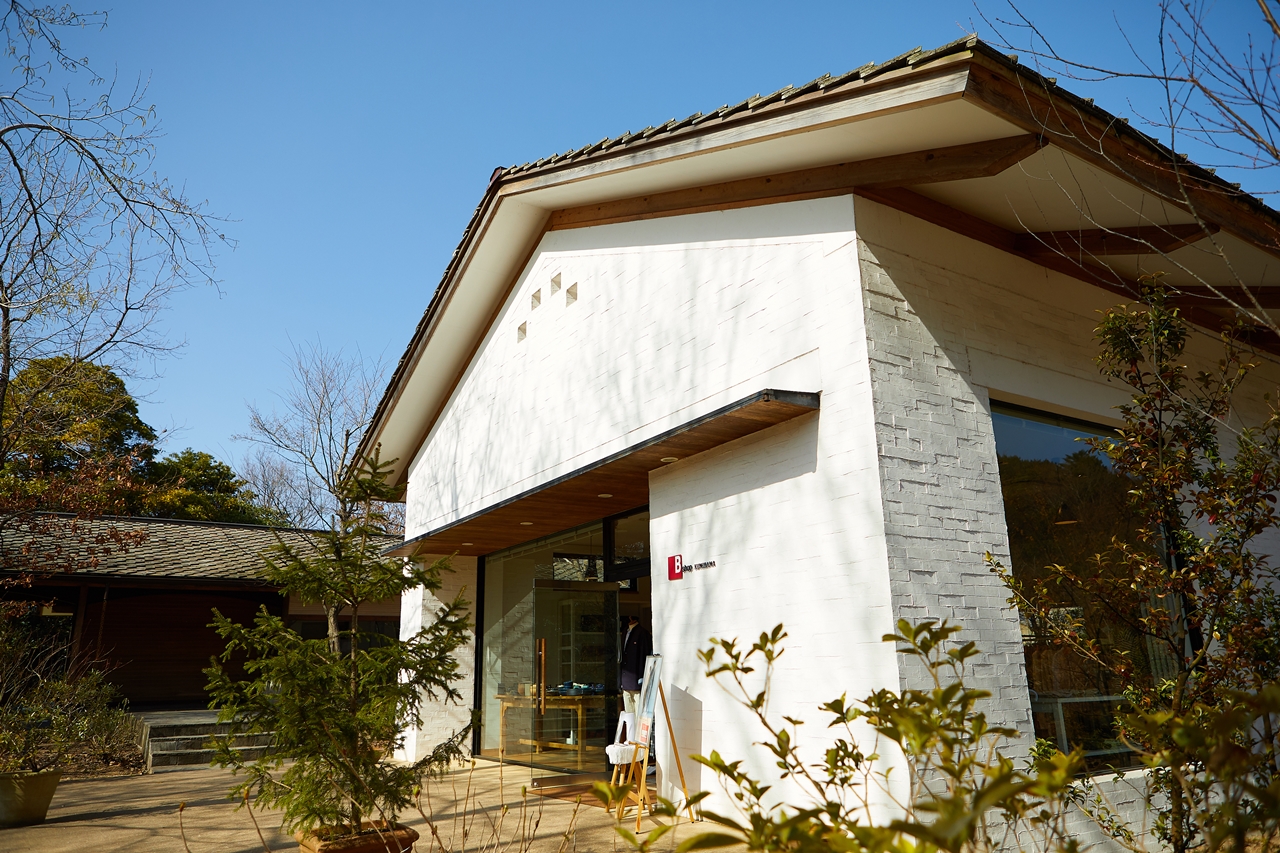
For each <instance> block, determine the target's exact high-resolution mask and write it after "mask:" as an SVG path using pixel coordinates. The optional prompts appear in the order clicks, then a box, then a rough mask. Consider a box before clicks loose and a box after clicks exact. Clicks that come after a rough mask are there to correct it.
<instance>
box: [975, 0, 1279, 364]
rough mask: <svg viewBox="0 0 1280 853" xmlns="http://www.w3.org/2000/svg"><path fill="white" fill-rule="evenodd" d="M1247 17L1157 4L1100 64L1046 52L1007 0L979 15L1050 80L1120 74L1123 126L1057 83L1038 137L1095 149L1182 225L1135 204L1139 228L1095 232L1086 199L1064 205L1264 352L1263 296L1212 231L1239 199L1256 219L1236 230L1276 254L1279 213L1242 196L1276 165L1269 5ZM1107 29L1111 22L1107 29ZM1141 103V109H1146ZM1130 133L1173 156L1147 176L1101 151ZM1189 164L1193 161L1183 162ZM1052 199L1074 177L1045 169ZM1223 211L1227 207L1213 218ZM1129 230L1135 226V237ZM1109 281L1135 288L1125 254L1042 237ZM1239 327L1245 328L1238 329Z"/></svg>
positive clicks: (1270, 303)
mask: <svg viewBox="0 0 1280 853" xmlns="http://www.w3.org/2000/svg"><path fill="white" fill-rule="evenodd" d="M1255 3H1256V9H1257V15H1256V17H1255V18H1254V19H1253V20H1254V26H1253V27H1251V28H1250V29H1249V30H1247V31H1243V32H1242V31H1239V30H1237V29H1235V28H1230V25H1229V24H1228V25H1224V24H1223V21H1222V15H1224V14H1226V11H1225V10H1223V9H1219V8H1216V7H1215V4H1212V3H1206V2H1201V0H1160V2H1159V3H1158V5H1157V7H1156V11H1157V13H1158V25H1157V27H1156V29H1155V31H1154V33H1153V36H1154V37H1153V38H1152V39H1151V40H1150V41H1149V42H1147V43H1144V41H1143V38H1142V37H1140V36H1138V35H1136V34H1134V33H1130V32H1124V31H1123V30H1122V31H1121V34H1122V35H1123V37H1124V39H1125V41H1126V43H1127V44H1128V45H1129V48H1130V50H1129V55H1128V59H1125V58H1124V57H1117V58H1116V60H1115V62H1114V63H1105V64H1104V63H1098V62H1089V61H1083V60H1081V59H1079V58H1074V57H1071V56H1068V55H1066V54H1065V53H1063V52H1062V51H1060V50H1059V49H1058V48H1057V47H1056V46H1055V43H1054V41H1053V40H1052V39H1051V38H1050V37H1049V36H1048V35H1047V34H1046V33H1045V32H1044V31H1043V30H1042V29H1040V28H1039V27H1038V26H1037V25H1036V23H1035V22H1034V21H1033V20H1032V18H1031V17H1030V16H1029V15H1027V14H1026V13H1024V12H1023V11H1022V10H1021V9H1020V8H1019V7H1018V6H1017V5H1016V4H1015V3H1013V2H1009V3H1008V5H1007V8H1008V9H1009V10H1010V11H1011V14H1009V15H1008V16H1006V17H1001V16H998V15H989V14H986V13H982V17H983V20H984V21H985V22H986V24H987V25H988V26H989V27H990V28H991V30H993V31H994V33H995V34H996V37H997V44H999V45H1000V46H1001V47H1003V48H1006V49H1009V50H1013V51H1016V52H1017V53H1018V55H1019V56H1021V57H1022V58H1023V60H1024V61H1027V62H1030V63H1031V64H1032V65H1033V66H1034V67H1035V68H1036V69H1037V70H1038V71H1040V72H1041V73H1042V74H1044V75H1045V76H1046V78H1047V79H1048V81H1049V82H1050V83H1051V84H1052V83H1053V81H1055V80H1056V79H1057V77H1058V76H1062V77H1065V78H1068V79H1071V80H1074V81H1078V82H1081V83H1101V82H1108V81H1110V82H1116V81H1120V82H1127V83H1130V84H1133V85H1134V86H1135V87H1136V91H1138V92H1140V93H1141V95H1142V96H1143V99H1142V100H1141V101H1140V102H1139V106H1138V109H1137V115H1136V118H1137V121H1136V122H1135V124H1134V126H1133V128H1130V127H1129V126H1128V124H1127V122H1128V119H1125V120H1123V121H1122V122H1120V123H1119V124H1118V125H1117V124H1115V123H1113V124H1112V125H1110V126H1108V127H1106V128H1103V129H1099V128H1098V127H1097V124H1096V122H1091V121H1090V119H1091V118H1096V116H1091V115H1089V114H1090V113H1091V112H1093V110H1092V101H1091V100H1088V101H1086V100H1084V99H1080V98H1076V97H1075V96H1072V95H1068V94H1067V93H1065V92H1062V91H1061V90H1059V91H1058V93H1057V94H1056V95H1055V96H1051V103H1049V104H1047V105H1039V109H1038V110H1037V112H1038V114H1039V115H1040V117H1041V125H1042V127H1041V130H1042V132H1043V133H1044V137H1045V139H1046V141H1047V142H1049V143H1055V142H1057V143H1059V144H1064V147H1070V146H1073V145H1074V146H1076V147H1077V148H1083V149H1086V150H1088V151H1090V152H1092V153H1094V154H1096V155H1099V156H1101V157H1102V158H1104V159H1105V160H1106V162H1107V165H1108V167H1109V168H1111V170H1112V171H1115V172H1118V173H1119V174H1122V175H1127V176H1128V177H1130V178H1132V179H1133V182H1134V183H1136V184H1137V185H1138V186H1141V187H1142V188H1143V189H1144V190H1145V191H1146V192H1147V193H1149V194H1150V195H1153V196H1155V197H1156V198H1158V199H1159V200H1160V201H1161V202H1166V203H1168V205H1169V206H1170V207H1172V208H1175V209H1181V210H1184V211H1187V212H1189V213H1190V214H1191V217H1192V219H1193V220H1194V228H1195V229H1196V230H1195V233H1189V232H1187V231H1186V228H1179V227H1171V226H1169V225H1168V224H1167V222H1166V221H1165V220H1164V218H1163V215H1162V213H1163V212H1162V211H1161V210H1159V209H1153V210H1151V211H1141V212H1139V213H1141V214H1142V215H1143V216H1144V217H1149V218H1145V219H1144V226H1143V227H1144V228H1145V229H1146V230H1145V232H1141V229H1127V232H1128V233H1120V230H1119V229H1109V228H1107V227H1106V225H1105V224H1104V223H1101V222H1099V221H1097V220H1096V219H1094V217H1093V216H1092V215H1091V212H1090V210H1089V208H1088V206H1087V205H1083V204H1082V205H1078V210H1079V212H1080V215H1081V220H1082V222H1084V223H1087V224H1088V225H1089V226H1090V227H1092V228H1095V229H1098V230H1100V231H1102V232H1103V233H1106V234H1107V235H1108V236H1111V237H1113V238H1114V240H1113V242H1121V241H1124V242H1129V243H1135V244H1141V245H1142V246H1143V248H1144V249H1146V250H1147V253H1146V254H1147V257H1148V258H1150V259H1152V261H1150V262H1148V263H1147V267H1149V269H1148V270H1147V271H1149V272H1150V271H1155V272H1159V273H1162V274H1164V275H1165V278H1164V279H1163V280H1162V282H1161V283H1162V285H1164V286H1165V287H1167V288H1169V290H1170V293H1171V296H1172V298H1173V300H1174V302H1175V304H1177V305H1179V306H1180V307H1181V308H1182V309H1183V310H1184V312H1186V313H1187V314H1188V316H1190V317H1191V318H1192V319H1193V320H1194V321H1195V322H1197V323H1199V324H1200V325H1202V326H1209V327H1212V326H1216V325H1219V324H1221V323H1222V322H1223V321H1226V322H1227V323H1230V322H1234V321H1237V320H1238V321H1240V322H1243V323H1244V324H1245V325H1246V327H1248V326H1251V327H1253V330H1254V331H1253V338H1254V340H1255V342H1256V341H1260V340H1264V339H1268V340H1270V342H1271V344H1272V347H1271V348H1274V344H1275V337H1276V336H1280V323H1278V321H1277V319H1276V315H1275V313H1274V309H1275V308H1276V307H1280V306H1277V305H1276V304H1274V300H1273V299H1272V298H1269V297H1268V296H1267V295H1265V293H1264V292H1263V291H1260V288H1259V285H1260V284H1261V283H1262V282H1260V281H1257V280H1255V279H1254V278H1253V277H1251V276H1250V274H1249V273H1246V272H1243V271H1242V268H1243V266H1244V265H1243V263H1242V262H1243V260H1244V259H1243V258H1242V257H1239V256H1238V248H1237V246H1238V244H1237V243H1235V242H1234V241H1233V239H1232V238H1231V237H1230V236H1228V235H1227V234H1226V233H1220V232H1221V230H1222V229H1221V226H1222V225H1223V220H1224V211H1227V212H1229V210H1228V209H1229V204H1230V203H1235V202H1240V201H1243V202H1244V203H1245V204H1246V205H1251V206H1253V207H1255V208H1257V210H1258V212H1259V213H1260V214H1261V216H1260V217H1258V222H1257V223H1253V224H1251V226H1250V229H1251V233H1249V234H1248V235H1247V236H1248V238H1250V240H1251V241H1252V242H1255V243H1256V244H1257V245H1259V246H1262V247H1264V248H1265V249H1267V250H1269V251H1270V252H1272V253H1273V254H1275V253H1280V216H1277V215H1276V214H1275V212H1274V211H1271V210H1268V209H1266V208H1264V207H1263V206H1261V205H1257V204H1256V202H1254V200H1253V199H1254V197H1255V196H1259V195H1268V194H1272V193H1274V192H1275V191H1276V189H1275V188H1274V187H1268V186H1267V185H1268V184H1269V183H1272V182H1274V180H1275V177H1276V176H1277V174H1280V172H1278V167H1280V139H1277V131H1280V87H1278V85H1277V84H1278V83H1280V80H1278V75H1280V24H1278V23H1277V20H1278V19H1280V2H1277V0H1255ZM1117 26H1119V25H1117ZM1144 105H1150V106H1149V107H1147V106H1144ZM1134 130H1138V131H1140V132H1142V133H1144V134H1146V135H1148V137H1149V138H1150V139H1151V141H1154V142H1157V143H1159V144H1162V145H1163V146H1165V147H1166V148H1167V149H1168V150H1169V152H1172V153H1174V156H1173V157H1172V158H1170V163H1169V165H1168V166H1167V167H1166V168H1164V169H1161V170H1159V172H1158V173H1152V172H1151V170H1150V169H1142V170H1141V173H1139V170H1135V169H1134V164H1133V163H1132V162H1129V161H1126V160H1124V159H1123V158H1119V157H1113V156H1110V151H1111V150H1113V149H1110V148H1109V146H1108V145H1107V144H1106V141H1107V140H1106V137H1108V136H1119V135H1123V134H1126V133H1132V132H1133V131H1134ZM1197 163H1199V164H1201V165H1196V164H1197ZM1219 169H1223V170H1227V172H1228V174H1229V175H1230V176H1231V177H1238V178H1241V179H1245V178H1249V179H1251V180H1250V183H1251V184H1258V185H1260V186H1261V191H1256V190H1255V191H1254V192H1252V193H1246V192H1245V191H1244V190H1242V189H1241V184H1240V183H1229V182H1227V181H1226V180H1224V179H1222V178H1220V177H1218V176H1217V170H1219ZM1053 178H1054V180H1056V181H1057V182H1058V184H1059V186H1060V188H1061V190H1062V193H1063V195H1064V196H1066V197H1067V198H1068V199H1069V200H1072V201H1076V200H1077V193H1075V192H1074V187H1075V183H1076V177H1075V176H1074V175H1072V174H1069V173H1067V172H1064V173H1063V174H1060V175H1054V176H1053ZM1227 218H1229V217H1227ZM1135 232H1141V233H1135ZM1047 248H1049V249H1052V250H1056V251H1060V252H1061V253H1062V254H1063V255H1064V256H1065V257H1067V258H1068V259H1069V260H1071V261H1073V262H1075V263H1076V264H1077V265H1078V266H1079V267H1080V268H1081V269H1083V270H1085V271H1086V272H1088V273H1089V274H1091V275H1093V276H1094V277H1096V278H1097V279H1099V283H1102V284H1104V285H1106V286H1108V287H1111V288H1112V289H1129V290H1131V291H1132V293H1133V294H1134V295H1135V296H1140V295H1141V293H1140V287H1139V285H1138V283H1137V279H1138V276H1137V275H1136V274H1135V270H1134V269H1133V267H1132V266H1131V265H1130V264H1128V263H1119V264H1118V263H1116V262H1115V261H1114V260H1113V259H1111V258H1108V257H1106V256H1105V255H1104V253H1102V252H1100V251H1096V250H1091V248H1090V247H1088V246H1083V245H1077V244H1075V243H1073V242H1068V244H1067V245H1063V246H1059V245H1054V246H1048V247H1047ZM1240 334H1242V335H1244V336H1246V337H1248V336H1249V335H1250V330H1249V329H1248V328H1243V329H1241V330H1240Z"/></svg>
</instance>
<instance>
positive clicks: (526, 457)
mask: <svg viewBox="0 0 1280 853" xmlns="http://www.w3.org/2000/svg"><path fill="white" fill-rule="evenodd" d="M851 208H852V203H851V202H850V200H849V199H848V198H845V199H822V200H818V201H809V202H798V203H792V204H780V205H770V206H764V207H754V208H747V209H742V210H733V211H725V212H718V213H706V214H698V215H694V216H682V217H672V218H666V219H656V220H649V221H643V222H631V223H622V224H617V225H607V226H601V227H596V228H584V229H576V230H570V231H556V232H550V233H548V234H547V235H546V236H545V237H544V238H543V240H542V243H541V245H540V246H539V247H538V249H537V251H536V252H535V254H534V255H533V257H532V258H531V260H530V261H529V264H528V266H527V267H526V270H525V272H524V274H523V275H522V276H521V278H520V280H519V282H518V284H517V285H516V287H515V288H514V290H513V292H512V294H511V296H510V297H509V299H508V300H507V302H506V304H505V305H504V306H503V308H502V309H501V311H500V313H499V315H498V318H497V320H496V322H495V323H494V325H493V327H492V329H491V330H490V331H489V333H488V335H487V336H486V338H485V340H484V342H483V343H482V345H481V347H480V350H479V352H478V354H477V356H476V358H475V359H474V360H473V363H472V364H471V365H470V367H469V368H468V370H467V372H466V374H465V375H464V376H463V378H462V380H461V382H460V383H459V387H458V388H457V390H456V391H455V393H454V394H453V396H452V398H451V399H450V401H449V402H448V404H447V405H446V407H445V408H444V410H443V412H442V413H441V416H440V418H439V419H438V420H437V422H436V424H435V426H434V427H433V428H432V430H431V432H430V435H429V436H428V440H427V442H426V443H425V445H424V446H423V448H422V450H421V451H420V452H419V454H418V456H417V458H416V459H415V460H414V462H413V465H412V466H411V468H410V475H409V490H408V535H409V536H413V535H417V534H418V533H421V532H423V531H424V530H428V529H433V528H434V527H437V526H439V525H441V524H445V523H447V522H449V521H451V520H454V519H456V518H459V517H462V516H465V515H466V514H468V513H470V512H473V511H476V510H478V509H481V508H483V507H485V506H488V505H490V504H492V503H494V502H496V501H498V500H501V499H503V498H506V497H509V496H511V495H514V494H518V493H520V492H522V491H524V490H526V489H529V488H532V487H534V486H536V485H538V484H540V483H543V482H546V481H547V480H550V479H552V478H554V477H556V476H559V475H561V474H564V473H567V472H569V471H572V470H575V469H577V468H579V467H581V466H583V465H585V464H588V463H589V462H592V461H594V460H596V459H599V458H602V457H603V456H606V455H608V454H610V453H612V452H615V451H617V450H620V449H622V448H624V447H627V446H629V445H631V444H633V443H635V442H638V441H641V440H643V439H645V438H648V437H650V436H653V435H656V434H658V433H661V432H662V431H664V430H666V429H669V428H671V427H674V426H677V425H679V424H681V423H684V422H686V421H688V420H690V419H692V418H694V417H697V416H699V415H701V414H704V413H707V412H710V411H713V410H715V409H716V408H718V407H720V406H722V405H725V404H726V403H729V402H732V401H733V400H735V399H739V398H741V397H743V396H746V395H747V394H750V393H753V392H755V391H758V390H760V389H761V388H768V387H774V388H786V389H789V390H798V391H814V390H818V386H817V385H816V384H815V382H816V381H817V375H818V371H817V359H816V353H815V342H814V340H813V338H812V336H811V335H810V334H809V323H810V322H811V318H812V316H813V313H814V311H815V309H816V308H817V303H816V301H815V300H816V299H817V294H816V293H815V291H814V289H813V288H811V287H805V286H801V284H802V283H804V282H807V281H811V280H813V279H814V277H815V276H819V277H820V276H821V275H822V274H823V273H822V270H823V269H824V260H823V258H824V255H825V253H826V252H828V251H830V249H831V248H832V246H830V245H828V244H832V243H839V242H841V241H843V242H846V243H847V242H849V241H850V240H851V239H852V238H851V235H850V229H851V225H850V223H851V214H852V210H851ZM556 275H559V276H560V281H561V285H562V286H561V289H560V290H559V291H558V292H557V293H555V294H554V295H553V294H552V293H551V286H552V284H551V282H552V278H553V277H554V276H556ZM571 286H576V288H577V293H578V298H577V301H576V302H574V303H573V304H567V301H568V300H567V298H566V294H567V291H568V289H569V288H570V287H571ZM535 291H537V292H539V293H540V296H541V304H540V305H539V306H538V307H536V308H534V307H531V302H532V297H533V294H534V292H535ZM522 324H524V326H525V329H526V331H527V336H526V337H525V338H524V339H523V340H519V333H518V329H519V327H520V326H521V325H522ZM402 405H403V404H402Z"/></svg>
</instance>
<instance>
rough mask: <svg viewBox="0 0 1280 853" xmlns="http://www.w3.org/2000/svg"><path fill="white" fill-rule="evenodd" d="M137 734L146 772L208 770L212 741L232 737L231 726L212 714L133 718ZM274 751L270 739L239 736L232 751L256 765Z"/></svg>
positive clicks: (146, 714)
mask: <svg viewBox="0 0 1280 853" xmlns="http://www.w3.org/2000/svg"><path fill="white" fill-rule="evenodd" d="M134 720H135V724H134V734H135V737H136V738H137V741H138V746H139V747H141V749H142V752H143V755H144V757H145V759H146V766H147V772H149V773H150V772H153V771H155V770H164V769H176V768H180V767H196V766H203V767H207V766H209V763H210V762H211V761H212V760H213V757H214V750H213V749H212V748H210V743H209V741H210V738H212V737H214V736H215V735H223V736H225V735H230V734H231V724H230V723H219V722H218V721H217V713H216V712H213V711H172V712H166V711H160V712H143V713H136V714H134ZM270 748H271V735H270V734H259V735H237V736H236V737H235V738H234V740H233V741H232V749H234V750H235V751H236V752H238V753H240V755H241V757H242V758H243V759H244V760H246V761H255V760H257V759H259V758H261V757H262V756H264V755H266V754H267V753H268V751H269V750H270Z"/></svg>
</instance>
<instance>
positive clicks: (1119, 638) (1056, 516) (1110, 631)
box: [992, 405, 1168, 768]
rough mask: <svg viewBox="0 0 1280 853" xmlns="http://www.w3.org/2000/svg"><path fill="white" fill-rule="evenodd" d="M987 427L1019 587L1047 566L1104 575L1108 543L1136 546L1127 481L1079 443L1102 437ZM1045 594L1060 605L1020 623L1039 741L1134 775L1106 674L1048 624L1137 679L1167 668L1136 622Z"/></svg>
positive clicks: (1050, 425) (1031, 417) (1009, 411)
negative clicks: (1076, 632) (1070, 630)
mask: <svg viewBox="0 0 1280 853" xmlns="http://www.w3.org/2000/svg"><path fill="white" fill-rule="evenodd" d="M992 421H993V423H994V426H995V437H996V453H997V455H998V457H999V463H1000V486H1001V489H1002V491H1003V494H1004V507H1005V521H1006V524H1007V526H1008V530H1009V552H1010V559H1011V562H1012V566H1011V569H1012V571H1013V573H1014V576H1015V577H1016V578H1017V579H1018V580H1019V581H1023V582H1035V581H1036V580H1039V579H1042V578H1045V577H1047V576H1048V570H1047V568H1046V567H1048V566H1052V565H1059V566H1065V567H1067V568H1069V569H1073V570H1076V571H1078V572H1079V573H1081V574H1084V575H1087V574H1089V573H1090V572H1096V571H1105V570H1107V569H1106V567H1105V565H1100V564H1099V563H1098V561H1097V559H1096V558H1097V555H1099V554H1106V553H1107V552H1108V551H1109V550H1110V547H1111V543H1112V541H1113V539H1114V540H1116V541H1120V542H1127V543H1130V544H1136V543H1137V541H1138V540H1137V536H1136V530H1137V528H1138V519H1137V518H1136V517H1135V516H1134V514H1133V512H1132V511H1131V509H1130V507H1129V501H1128V491H1129V489H1130V488H1131V486H1130V483H1129V481H1128V479H1127V478H1125V477H1124V476H1122V475H1120V474H1118V473H1116V472H1115V471H1113V470H1112V468H1111V466H1110V464H1109V461H1108V460H1107V459H1106V457H1105V456H1103V455H1101V454H1100V453H1098V452H1096V451H1094V450H1093V449H1092V448H1091V447H1090V446H1089V445H1088V444H1086V443H1085V440H1087V439H1088V438H1090V437H1093V436H1102V435H1107V434H1108V430H1107V429H1106V428H1105V427H1097V426H1092V425H1090V424H1087V423H1082V422H1079V421H1075V420H1071V419H1067V418H1059V417H1055V416H1052V415H1047V414H1043V413H1039V412H1033V411H1028V410H1023V409H1020V408H1015V407H1006V406H999V405H993V406H992ZM1052 590H1053V592H1052V595H1053V596H1054V604H1055V605H1057V606H1055V607H1053V608H1051V609H1050V611H1049V615H1048V618H1047V619H1044V620H1043V621H1042V620H1041V619H1039V618H1037V617H1035V616H1034V615H1032V614H1027V613H1022V614H1021V620H1022V640H1023V651H1024V653H1025V656H1026V666H1027V681H1028V684H1029V686H1030V688H1031V706H1032V716H1033V719H1034V723H1035V730H1036V737H1038V738H1046V739H1048V740H1051V741H1053V742H1054V743H1055V744H1056V745H1057V746H1058V748H1059V749H1062V750H1063V751H1069V750H1070V749H1072V748H1074V747H1077V746H1079V747H1081V748H1083V749H1084V751H1085V755H1086V758H1087V759H1088V762H1089V765H1090V766H1091V767H1095V768H1104V767H1107V766H1115V767H1122V766H1131V765H1132V764H1133V763H1134V758H1135V757H1134V756H1133V755H1132V754H1131V753H1130V752H1128V751H1127V750H1126V749H1125V748H1124V745H1123V744H1122V743H1121V742H1120V741H1119V739H1118V738H1117V736H1116V732H1115V717H1116V712H1117V709H1118V708H1119V707H1120V705H1121V696H1120V693H1121V690H1122V689H1123V688H1122V685H1121V684H1120V683H1119V681H1118V680H1117V679H1116V678H1115V677H1114V676H1113V675H1112V674H1111V673H1110V672H1108V671H1107V670H1106V669H1104V668H1103V667H1100V666H1098V665H1096V664H1094V663H1092V662H1091V661H1089V660H1086V659H1085V658H1083V657H1081V656H1080V655H1078V654H1076V653H1075V652H1073V651H1072V650H1070V649H1068V648H1065V647H1062V646H1059V645H1056V644H1055V643H1054V641H1053V637H1054V632H1053V630H1052V629H1053V628H1054V627H1055V626H1054V625H1053V624H1052V623H1055V622H1059V623H1069V624H1074V625H1078V626H1079V627H1080V628H1081V629H1083V631H1084V632H1085V634H1086V636H1088V637H1089V638H1091V639H1093V640H1095V641H1097V642H1098V643H1099V644H1100V645H1101V646H1102V648H1103V649H1104V650H1106V649H1110V650H1115V651H1123V652H1125V653H1126V654H1127V655H1128V657H1129V660H1130V662H1131V663H1132V665H1133V666H1134V669H1135V670H1136V672H1137V674H1138V677H1139V678H1147V679H1155V678H1159V677H1161V676H1163V675H1164V674H1166V673H1165V670H1167V669H1168V664H1167V663H1166V662H1165V659H1164V657H1163V656H1162V655H1161V653H1160V652H1159V649H1158V647H1157V646H1155V645H1154V644H1152V643H1151V642H1149V640H1148V639H1147V638H1146V637H1145V636H1144V635H1143V634H1142V633H1141V632H1140V631H1139V630H1137V628H1136V617H1137V616H1139V615H1140V614H1126V613H1117V612H1115V610H1114V608H1111V607H1108V606H1106V605H1105V604H1104V603H1102V602H1098V601H1096V600H1093V599H1091V598H1090V597H1088V596H1084V595H1080V594H1079V593H1078V592H1076V591H1075V590H1072V589H1070V588H1069V587H1067V586H1065V585H1054V586H1052Z"/></svg>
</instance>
